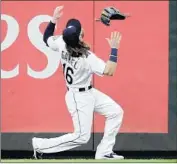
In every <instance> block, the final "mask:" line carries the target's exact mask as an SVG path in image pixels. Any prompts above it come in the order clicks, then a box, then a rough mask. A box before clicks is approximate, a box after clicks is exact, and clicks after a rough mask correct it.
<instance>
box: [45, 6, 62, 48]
mask: <svg viewBox="0 0 177 164" xmlns="http://www.w3.org/2000/svg"><path fill="white" fill-rule="evenodd" d="M62 9H63V6H59V7H57V8H56V9H55V10H54V13H53V17H52V19H51V21H50V22H49V24H48V25H47V28H46V29H45V31H44V36H43V41H44V42H45V44H46V45H47V46H48V47H51V48H52V49H54V50H55V49H56V46H55V37H53V35H54V30H55V26H56V23H57V21H58V20H59V18H60V17H61V16H62V14H63V13H62V12H61V10H62Z"/></svg>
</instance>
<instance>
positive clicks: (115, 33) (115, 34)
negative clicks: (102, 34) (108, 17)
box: [113, 31, 117, 39]
mask: <svg viewBox="0 0 177 164" xmlns="http://www.w3.org/2000/svg"><path fill="white" fill-rule="evenodd" d="M116 36H117V32H116V31H114V35H113V37H114V39H116Z"/></svg>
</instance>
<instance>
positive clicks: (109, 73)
mask: <svg viewBox="0 0 177 164" xmlns="http://www.w3.org/2000/svg"><path fill="white" fill-rule="evenodd" d="M104 75H106V76H113V75H114V73H113V72H111V71H105V72H104Z"/></svg>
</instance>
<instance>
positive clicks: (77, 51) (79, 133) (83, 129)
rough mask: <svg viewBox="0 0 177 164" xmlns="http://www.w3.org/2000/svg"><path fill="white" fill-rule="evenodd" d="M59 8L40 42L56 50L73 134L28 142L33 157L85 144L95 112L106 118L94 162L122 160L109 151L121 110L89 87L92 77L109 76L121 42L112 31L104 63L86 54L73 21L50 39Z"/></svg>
mask: <svg viewBox="0 0 177 164" xmlns="http://www.w3.org/2000/svg"><path fill="white" fill-rule="evenodd" d="M62 9H63V6H59V7H57V8H56V9H55V10H54V14H53V17H52V20H51V21H50V23H49V24H48V26H47V28H46V30H45V32H44V37H43V40H44V42H45V43H46V45H47V46H48V47H50V48H51V49H52V50H54V51H58V54H59V55H61V64H62V67H63V74H64V78H65V81H66V86H67V93H66V96H65V100H66V104H67V108H68V111H69V113H70V114H71V117H72V121H73V125H74V132H73V133H69V134H65V135H63V136H61V137H55V138H36V137H34V138H33V139H32V145H33V148H34V157H35V158H38V157H39V156H40V155H41V154H42V153H56V152H61V151H65V150H70V149H72V148H76V147H78V146H81V145H83V144H86V143H87V142H88V141H89V139H90V136H91V129H92V122H93V113H94V112H97V113H99V114H101V115H103V116H105V118H106V123H105V130H104V136H103V139H102V140H101V142H100V144H99V145H98V147H97V151H96V154H95V159H123V158H124V157H123V156H121V155H117V154H115V153H114V152H113V146H114V145H115V140H116V135H117V133H118V131H119V128H120V126H121V123H122V119H123V110H122V108H121V106H120V105H118V104H117V103H116V102H115V101H114V100H112V99H111V98H110V97H109V96H107V95H106V94H104V93H102V92H100V91H99V90H97V89H95V88H93V86H92V77H93V74H96V75H99V76H113V74H114V72H115V70H116V66H117V58H118V48H119V44H120V40H121V34H120V33H119V32H112V33H111V38H110V39H107V40H108V43H109V45H110V48H111V49H110V55H109V57H108V61H107V62H104V61H103V60H102V59H100V58H98V57H97V56H96V55H95V54H94V53H93V52H91V51H90V48H89V46H88V45H87V44H86V43H85V42H84V40H83V37H84V30H83V28H82V26H81V23H80V22H79V20H77V19H70V20H69V21H68V22H67V24H66V28H65V29H64V30H63V33H62V35H59V36H53V33H54V29H55V25H56V23H57V21H58V20H59V18H60V17H61V15H62Z"/></svg>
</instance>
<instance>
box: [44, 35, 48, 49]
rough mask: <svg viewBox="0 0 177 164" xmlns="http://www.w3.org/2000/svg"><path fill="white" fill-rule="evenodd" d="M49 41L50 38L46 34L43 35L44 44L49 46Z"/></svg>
mask: <svg viewBox="0 0 177 164" xmlns="http://www.w3.org/2000/svg"><path fill="white" fill-rule="evenodd" d="M47 39H48V37H47V36H46V35H45V34H44V35H43V42H44V43H45V44H46V45H47V46H48V43H47Z"/></svg>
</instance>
